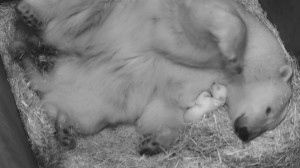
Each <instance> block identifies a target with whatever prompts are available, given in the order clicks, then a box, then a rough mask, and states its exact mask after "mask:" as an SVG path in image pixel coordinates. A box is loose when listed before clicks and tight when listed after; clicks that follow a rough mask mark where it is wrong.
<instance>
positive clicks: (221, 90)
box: [210, 82, 227, 106]
mask: <svg viewBox="0 0 300 168" xmlns="http://www.w3.org/2000/svg"><path fill="white" fill-rule="evenodd" d="M210 92H211V95H212V97H213V99H214V100H215V102H219V105H221V106H222V105H224V104H225V101H226V97H227V88H226V86H224V85H222V84H219V83H215V82H214V83H213V84H212V85H211V87H210Z"/></svg>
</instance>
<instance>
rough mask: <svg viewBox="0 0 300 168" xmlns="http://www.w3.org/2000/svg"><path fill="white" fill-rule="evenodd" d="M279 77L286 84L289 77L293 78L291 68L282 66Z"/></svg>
mask: <svg viewBox="0 0 300 168" xmlns="http://www.w3.org/2000/svg"><path fill="white" fill-rule="evenodd" d="M279 73H280V77H281V78H282V79H283V80H284V81H285V82H288V81H289V80H290V79H291V77H292V76H293V68H292V67H291V66H290V65H283V66H282V67H281V68H280V69H279Z"/></svg>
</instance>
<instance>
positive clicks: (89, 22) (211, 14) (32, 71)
mask: <svg viewBox="0 0 300 168" xmlns="http://www.w3.org/2000/svg"><path fill="white" fill-rule="evenodd" d="M17 10H18V11H19V13H21V15H22V16H24V17H25V18H26V19H25V20H27V22H30V23H29V24H33V23H35V22H37V23H38V24H37V25H39V26H40V28H41V31H42V32H43V33H42V35H41V36H42V37H41V38H42V39H43V40H44V41H45V43H48V44H49V45H52V46H55V47H57V48H58V49H59V50H61V51H63V52H62V53H63V54H62V55H60V58H59V59H58V60H57V62H56V64H55V66H54V68H53V70H52V71H51V72H50V73H49V74H46V75H43V74H41V73H39V72H38V70H37V69H36V68H34V66H33V64H32V63H31V62H30V61H29V60H28V59H26V60H25V64H26V65H27V66H26V67H27V69H26V72H27V76H28V77H29V79H30V81H31V83H32V86H33V88H34V89H35V90H37V91H40V92H41V93H42V97H41V103H42V104H43V107H44V108H45V110H46V111H47V113H48V115H49V117H50V118H51V119H52V120H53V121H54V122H55V123H56V125H57V131H58V139H59V140H60V141H61V142H62V143H63V144H64V145H66V146H71V147H73V146H74V144H75V142H74V139H72V138H71V137H72V136H73V135H74V134H81V135H91V134H95V133H97V132H99V131H101V130H102V129H104V128H106V127H109V126H114V125H117V124H124V123H130V124H137V126H138V128H139V131H140V132H141V134H142V135H144V137H145V138H144V140H143V141H142V143H141V145H140V148H139V153H140V154H145V155H153V154H157V153H159V152H162V151H163V149H167V148H169V147H170V146H171V145H172V144H173V143H174V140H175V139H176V138H177V136H178V134H179V132H180V130H182V129H183V128H184V124H185V118H184V116H185V114H188V113H187V110H188V109H189V108H190V107H191V105H193V104H195V100H196V99H197V97H198V96H199V95H200V94H201V93H202V92H205V91H207V90H208V89H209V88H210V86H211V85H212V84H213V83H221V84H224V86H226V89H227V97H226V101H225V102H226V104H227V106H228V108H229V111H228V112H229V116H230V118H231V120H232V122H233V126H234V128H235V132H236V134H237V135H238V137H239V138H240V139H241V140H243V141H245V142H248V141H251V140H252V139H254V138H256V137H257V136H259V135H260V134H261V133H263V132H265V131H267V130H271V129H273V128H275V127H276V126H277V125H278V124H279V123H280V122H281V121H282V120H283V119H284V117H285V116H286V111H284V108H285V107H286V105H287V103H288V102H289V99H290V97H291V85H290V78H291V76H292V68H291V66H289V65H288V64H287V62H286V60H285V56H284V54H285V53H284V52H283V49H282V48H281V46H280V44H279V42H278V40H277V39H276V38H275V36H273V34H272V33H271V32H270V31H269V30H268V28H267V27H266V26H265V25H264V24H263V23H261V22H260V21H259V20H258V19H257V18H255V16H253V15H251V14H249V13H248V12H247V11H246V10H245V9H244V7H243V6H241V5H240V4H238V3H237V2H235V1H234V0H151V1H150V0H122V1H114V0H111V1H97V0H90V1H80V0H60V1H58V0H49V1H46V0H38V1H37V0H23V1H21V3H19V5H18V6H17ZM36 15H37V17H35V16H36ZM28 18H29V19H28ZM36 20H39V21H36Z"/></svg>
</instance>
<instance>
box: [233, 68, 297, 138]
mask: <svg viewBox="0 0 300 168" xmlns="http://www.w3.org/2000/svg"><path fill="white" fill-rule="evenodd" d="M292 72H293V71H292V68H291V67H290V66H288V65H284V66H283V67H281V68H280V70H279V74H280V75H279V77H278V78H275V79H266V80H259V81H253V82H251V83H238V84H232V85H229V86H228V91H229V94H228V100H227V104H228V108H229V116H230V118H231V120H232V121H233V126H234V131H235V133H236V135H237V136H238V137H239V138H240V139H241V140H242V141H244V142H249V141H251V140H252V139H254V138H256V137H258V136H259V135H261V134H262V133H263V132H265V131H268V130H272V129H274V128H275V127H277V126H278V125H279V124H280V123H281V122H282V120H283V119H284V118H285V116H286V114H287V110H285V107H286V106H287V104H288V103H289V100H290V98H291V96H292V89H291V85H290V82H289V80H290V78H291V76H292Z"/></svg>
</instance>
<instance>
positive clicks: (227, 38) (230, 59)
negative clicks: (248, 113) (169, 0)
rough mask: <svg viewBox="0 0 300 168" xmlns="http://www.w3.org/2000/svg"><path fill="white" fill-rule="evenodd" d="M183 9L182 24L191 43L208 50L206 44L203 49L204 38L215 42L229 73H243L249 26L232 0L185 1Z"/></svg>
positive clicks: (181, 11) (181, 12)
mask: <svg viewBox="0 0 300 168" xmlns="http://www.w3.org/2000/svg"><path fill="white" fill-rule="evenodd" d="M180 9H181V10H180V14H181V15H183V16H182V20H181V23H182V25H183V29H184V31H185V33H186V35H187V37H188V38H189V40H190V41H192V42H193V43H194V44H196V45H198V46H199V47H200V48H205V45H203V46H201V44H202V42H201V41H203V37H206V41H208V40H207V39H210V40H211V41H213V42H215V43H216V45H217V47H218V49H219V50H220V54H221V57H222V58H221V59H223V61H224V68H225V70H227V71H228V72H230V73H233V74H236V73H240V72H241V71H242V65H241V64H242V59H243V54H244V50H245V45H246V41H247V27H246V25H245V23H244V21H243V20H242V18H241V17H240V14H239V12H238V11H237V10H236V9H235V7H234V6H233V3H232V2H231V1H228V0H215V1H207V0H190V1H184V4H183V5H182V7H181V8H180ZM208 37H210V38H208Z"/></svg>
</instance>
